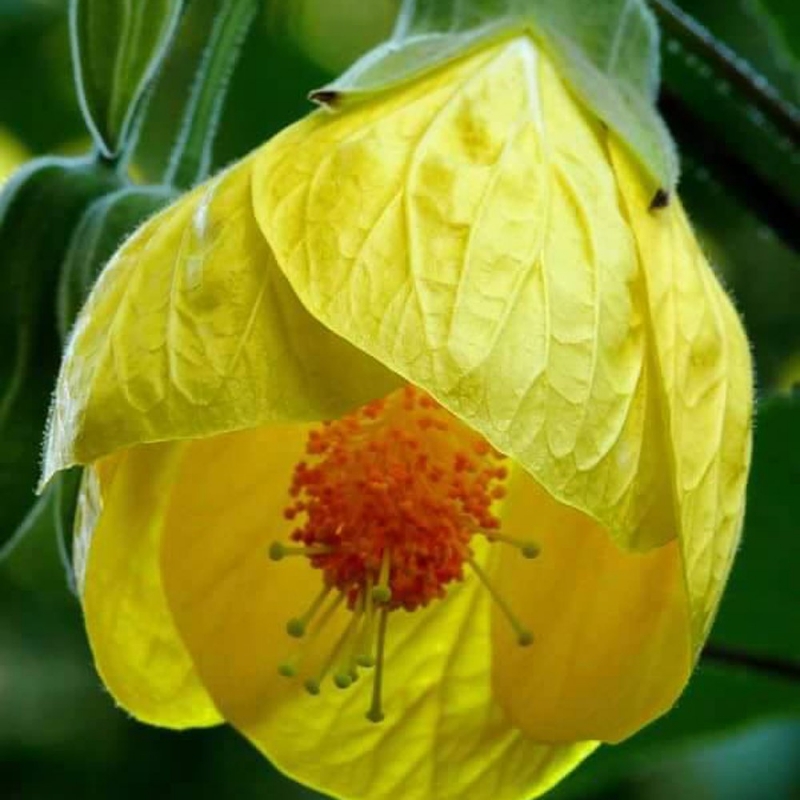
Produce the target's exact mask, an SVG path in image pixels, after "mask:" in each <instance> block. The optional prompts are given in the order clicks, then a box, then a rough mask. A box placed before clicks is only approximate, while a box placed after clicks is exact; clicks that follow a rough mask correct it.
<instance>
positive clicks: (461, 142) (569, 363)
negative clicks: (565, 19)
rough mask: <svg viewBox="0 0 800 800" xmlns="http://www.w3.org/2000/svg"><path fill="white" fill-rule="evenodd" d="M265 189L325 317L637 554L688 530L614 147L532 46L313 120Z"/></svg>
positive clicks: (260, 194) (261, 197) (273, 219)
mask: <svg viewBox="0 0 800 800" xmlns="http://www.w3.org/2000/svg"><path fill="white" fill-rule="evenodd" d="M253 190H254V203H255V208H256V215H257V217H258V221H259V224H260V225H261V227H262V230H263V231H264V233H265V235H266V237H267V239H268V240H269V242H270V244H271V245H272V247H273V248H274V252H275V254H276V257H277V259H278V263H279V265H280V267H281V268H282V269H283V271H284V272H285V273H286V275H287V277H288V278H289V281H290V282H291V284H292V286H293V287H294V288H295V290H296V291H297V294H298V296H299V297H300V299H301V300H302V302H303V303H304V304H305V305H306V306H307V308H309V310H310V311H311V312H312V313H313V314H314V315H315V316H316V317H317V318H318V319H320V320H321V321H322V322H323V323H324V324H325V325H327V326H329V327H330V328H331V329H332V330H334V331H336V332H337V333H339V334H340V335H342V336H343V337H345V338H346V339H348V340H349V341H351V342H353V343H354V344H356V345H357V346H358V347H360V348H363V349H364V350H365V351H366V352H368V353H370V354H372V355H373V356H375V357H377V358H378V359H379V360H380V361H382V362H383V363H385V364H387V366H389V367H390V368H391V369H393V370H395V371H396V372H398V373H400V374H402V375H403V376H405V377H407V378H408V379H409V380H410V381H411V382H412V383H415V384H417V385H419V386H422V387H423V388H425V389H426V390H427V391H429V392H430V393H431V394H433V395H434V396H435V397H436V398H437V399H439V400H440V401H441V402H442V403H443V405H445V406H446V407H447V408H449V409H450V410H451V411H453V412H454V413H456V414H457V415H458V416H460V417H461V418H463V419H464V420H466V421H467V422H468V423H469V424H470V425H471V426H472V427H474V428H476V429H478V430H479V431H481V432H482V433H483V434H484V435H485V436H486V437H487V438H488V439H489V440H490V441H491V442H492V443H493V444H494V445H495V446H496V447H497V448H498V449H500V450H502V451H503V452H505V453H508V454H510V455H512V456H513V457H514V458H515V459H516V460H517V461H519V462H520V463H521V464H522V465H523V466H524V467H525V468H526V469H527V470H528V471H529V472H530V473H531V474H532V475H533V476H534V477H536V479H537V480H538V481H539V482H540V483H541V484H542V485H543V486H545V487H546V488H547V489H548V491H550V492H551V493H552V494H554V495H555V496H556V497H558V498H559V499H561V500H562V501H564V502H566V503H568V504H570V505H574V506H578V507H580V508H582V509H584V510H586V511H587V512H588V513H590V514H591V515H592V516H594V517H595V518H597V519H599V520H600V521H601V522H602V523H603V524H604V525H605V526H606V527H607V528H608V529H609V530H610V532H611V533H612V535H613V536H615V537H616V538H617V540H618V541H619V542H620V543H621V544H622V545H623V546H625V547H628V548H636V549H647V548H649V547H653V546H656V545H658V544H660V543H663V542H665V541H667V540H669V539H670V538H671V537H673V536H674V535H675V530H676V523H675V519H674V510H673V507H672V503H671V492H670V485H669V480H668V476H667V475H665V472H664V469H663V467H664V464H665V463H667V459H666V454H665V447H664V439H663V433H662V429H661V418H660V411H659V409H658V408H657V407H656V405H655V404H654V401H653V390H652V387H651V385H650V383H651V381H652V376H651V375H650V374H649V372H650V366H649V364H648V361H647V331H646V328H645V326H644V320H643V318H642V315H641V310H640V308H639V306H640V305H641V302H642V300H641V298H642V296H643V289H642V286H641V275H640V274H639V268H638V263H637V256H636V250H635V246H634V242H633V240H632V237H631V235H630V231H629V229H628V223H627V220H626V219H625V216H624V214H623V213H622V212H621V210H620V207H619V202H618V192H617V186H616V180H615V176H614V173H613V171H612V169H611V166H610V164H609V160H608V155H607V150H606V145H605V135H604V133H603V131H602V130H601V128H600V126H599V125H598V124H597V122H596V120H594V119H592V118H590V116H589V115H588V114H587V113H586V112H585V111H584V110H583V109H581V108H580V107H579V106H578V105H577V104H576V101H575V99H574V98H573V96H572V94H571V93H570V92H569V91H568V89H567V88H566V87H565V86H564V84H563V83H562V82H561V80H560V79H559V77H558V76H557V75H556V74H555V72H554V70H553V68H552V66H551V65H550V63H549V62H548V61H547V59H546V57H545V56H544V55H543V54H542V53H540V52H539V51H538V50H537V49H536V47H535V45H534V44H533V42H532V41H531V40H529V39H527V38H520V39H516V40H513V41H510V42H504V43H502V44H500V45H498V46H496V47H494V48H492V49H489V50H483V51H481V52H479V53H477V54H475V55H472V56H470V57H469V58H467V59H464V60H461V61H459V62H457V63H456V64H454V65H451V66H449V67H447V68H445V69H442V70H439V71H437V72H435V73H433V74H432V75H429V76H428V77H426V78H425V79H422V80H419V81H418V82H415V83H413V84H410V85H408V86H405V87H403V88H401V89H398V90H396V91H394V92H391V93H386V94H384V95H381V97H380V99H377V100H374V101H373V102H370V103H364V104H362V105H360V106H358V107H353V108H352V109H349V110H347V111H345V112H342V113H340V114H335V115H329V114H316V115H314V116H312V117H310V118H308V119H306V120H305V121H302V122H300V123H298V124H297V125H295V126H293V128H291V129H289V130H288V131H287V132H285V133H284V134H282V135H281V136H279V137H277V138H276V139H275V140H273V141H272V142H271V143H270V144H268V145H267V146H266V147H265V149H264V150H263V152H262V154H261V155H260V156H259V157H258V161H257V165H256V168H255V170H254V179H253Z"/></svg>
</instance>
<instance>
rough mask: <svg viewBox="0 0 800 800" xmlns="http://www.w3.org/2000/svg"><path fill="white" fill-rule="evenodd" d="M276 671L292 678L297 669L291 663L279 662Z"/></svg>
mask: <svg viewBox="0 0 800 800" xmlns="http://www.w3.org/2000/svg"><path fill="white" fill-rule="evenodd" d="M278 673H279V674H280V675H283V677H284V678H294V676H295V675H297V670H296V669H295V668H294V667H293V666H292V665H291V664H281V665H280V666H279V667H278Z"/></svg>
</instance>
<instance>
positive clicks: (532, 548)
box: [522, 543, 541, 558]
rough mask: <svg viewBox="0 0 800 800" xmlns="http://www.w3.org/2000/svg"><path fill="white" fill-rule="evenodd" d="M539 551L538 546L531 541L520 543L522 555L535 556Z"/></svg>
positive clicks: (526, 556)
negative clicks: (529, 542)
mask: <svg viewBox="0 0 800 800" xmlns="http://www.w3.org/2000/svg"><path fill="white" fill-rule="evenodd" d="M540 552H541V551H540V550H539V546H538V545H536V544H533V543H531V544H524V545H522V555H523V556H524V557H525V558H536V557H537V556H538V555H539V553H540Z"/></svg>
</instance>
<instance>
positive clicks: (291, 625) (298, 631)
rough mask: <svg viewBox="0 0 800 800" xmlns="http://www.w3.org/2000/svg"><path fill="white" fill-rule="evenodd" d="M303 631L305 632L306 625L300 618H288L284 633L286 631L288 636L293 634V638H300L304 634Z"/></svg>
mask: <svg viewBox="0 0 800 800" xmlns="http://www.w3.org/2000/svg"><path fill="white" fill-rule="evenodd" d="M305 632H306V626H305V625H304V624H303V621H302V620H299V619H297V618H296V617H295V618H293V619H290V620H289V621H288V622H287V623H286V633H288V634H289V636H294V638H295V639H300V638H301V637H303V636H304V635H305Z"/></svg>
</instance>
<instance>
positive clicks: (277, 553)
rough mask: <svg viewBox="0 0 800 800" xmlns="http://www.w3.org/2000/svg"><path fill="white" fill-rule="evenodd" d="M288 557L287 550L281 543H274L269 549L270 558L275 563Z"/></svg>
mask: <svg viewBox="0 0 800 800" xmlns="http://www.w3.org/2000/svg"><path fill="white" fill-rule="evenodd" d="M285 555H286V549H285V548H284V546H283V544H282V543H281V542H273V543H272V544H271V545H270V547H269V557H270V558H271V559H272V560H273V561H280V560H281V559H282V558H283V557H284V556H285Z"/></svg>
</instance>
